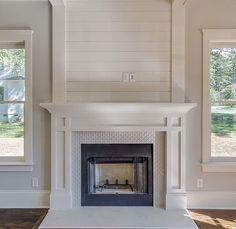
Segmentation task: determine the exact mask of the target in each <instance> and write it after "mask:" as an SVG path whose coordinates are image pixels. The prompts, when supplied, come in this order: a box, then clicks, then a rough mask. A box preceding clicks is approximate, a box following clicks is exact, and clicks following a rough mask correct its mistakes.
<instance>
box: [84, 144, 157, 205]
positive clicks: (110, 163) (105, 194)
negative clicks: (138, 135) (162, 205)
mask: <svg viewBox="0 0 236 229" xmlns="http://www.w3.org/2000/svg"><path fill="white" fill-rule="evenodd" d="M81 205H82V206H153V145H152V144H82V145H81Z"/></svg>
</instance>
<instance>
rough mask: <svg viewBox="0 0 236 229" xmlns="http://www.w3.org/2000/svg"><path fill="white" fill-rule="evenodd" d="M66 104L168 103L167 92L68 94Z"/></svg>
mask: <svg viewBox="0 0 236 229" xmlns="http://www.w3.org/2000/svg"><path fill="white" fill-rule="evenodd" d="M67 101H68V102H137V101H139V102H170V93H169V92H68V94H67Z"/></svg>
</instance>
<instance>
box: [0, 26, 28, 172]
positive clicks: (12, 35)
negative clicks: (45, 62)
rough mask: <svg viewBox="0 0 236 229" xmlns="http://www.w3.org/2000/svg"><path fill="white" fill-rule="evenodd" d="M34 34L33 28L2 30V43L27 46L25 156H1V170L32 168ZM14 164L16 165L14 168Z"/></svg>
mask: <svg viewBox="0 0 236 229" xmlns="http://www.w3.org/2000/svg"><path fill="white" fill-rule="evenodd" d="M32 35H33V30H0V44H1V42H3V43H4V42H13V43H18V42H23V43H24V48H25V102H24V120H25V123H24V156H23V157H14V158H13V157H0V170H1V171H10V169H11V168H12V171H31V170H32V165H33V130H32V126H33V124H32V122H33V121H32V120H33V119H32ZM12 102H13V101H12ZM14 166H16V167H15V168H14V169H13V167H14ZM20 166H22V169H19V167H20Z"/></svg>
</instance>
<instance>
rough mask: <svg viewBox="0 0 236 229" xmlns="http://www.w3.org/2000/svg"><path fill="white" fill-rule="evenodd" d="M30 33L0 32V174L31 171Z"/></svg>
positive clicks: (27, 31) (20, 31)
mask: <svg viewBox="0 0 236 229" xmlns="http://www.w3.org/2000/svg"><path fill="white" fill-rule="evenodd" d="M31 50H32V31H30V30H18V31H12V30H0V170H23V171H28V170H31V169H32V112H31V110H32V98H31V90H32V89H31V78H32V77H31Z"/></svg>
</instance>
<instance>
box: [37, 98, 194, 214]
mask: <svg viewBox="0 0 236 229" xmlns="http://www.w3.org/2000/svg"><path fill="white" fill-rule="evenodd" d="M40 105H41V106H42V107H43V108H45V109H47V110H48V111H49V112H50V113H51V114H52V116H51V117H52V128H51V131H52V189H51V197H50V208H51V209H68V208H71V207H72V199H71V173H72V172H73V171H71V163H72V162H71V159H70V158H71V132H72V131H155V132H158V131H164V132H166V209H186V206H187V205H186V204H187V202H186V190H185V175H186V173H185V129H186V124H185V115H186V113H187V112H188V111H189V110H191V109H192V108H194V107H195V106H196V104H187V103H186V104H185V103H91V102H90V103H78V102H77V103H44V104H40ZM155 182H156V181H155V180H154V187H155ZM154 198H155V196H154ZM154 203H155V201H154Z"/></svg>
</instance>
